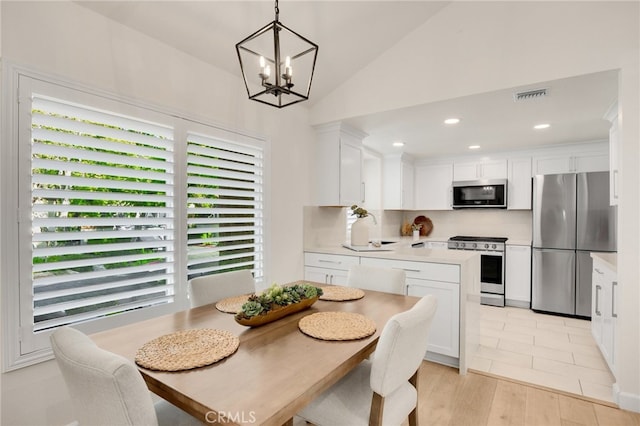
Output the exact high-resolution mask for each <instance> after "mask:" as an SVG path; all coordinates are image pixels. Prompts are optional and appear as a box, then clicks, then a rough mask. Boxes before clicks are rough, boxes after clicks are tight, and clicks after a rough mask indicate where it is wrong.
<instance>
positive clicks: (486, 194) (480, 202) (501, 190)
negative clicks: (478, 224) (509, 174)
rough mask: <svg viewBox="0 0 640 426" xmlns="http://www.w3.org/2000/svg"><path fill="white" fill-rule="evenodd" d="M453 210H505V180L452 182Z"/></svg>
mask: <svg viewBox="0 0 640 426" xmlns="http://www.w3.org/2000/svg"><path fill="white" fill-rule="evenodd" d="M453 208H454V209H468V208H497V209H506V208H507V180H506V179H486V180H470V181H458V182H453Z"/></svg>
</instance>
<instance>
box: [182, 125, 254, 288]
mask: <svg viewBox="0 0 640 426" xmlns="http://www.w3.org/2000/svg"><path fill="white" fill-rule="evenodd" d="M262 175H263V173H262V151H261V150H259V149H256V148H253V147H250V146H240V145H238V144H237V143H235V144H234V143H228V142H226V141H223V140H220V139H214V138H211V137H207V136H203V135H198V134H194V133H190V134H188V135H187V191H188V197H189V198H188V200H187V203H188V206H189V208H188V219H187V225H188V231H187V233H188V269H189V279H191V278H193V277H196V276H200V275H207V274H211V273H217V272H228V271H232V270H237V269H252V270H253V271H254V276H255V278H257V279H258V280H260V278H261V273H262V268H261V265H262V244H263V241H262V238H263V235H262V210H263V208H262V198H263V194H262Z"/></svg>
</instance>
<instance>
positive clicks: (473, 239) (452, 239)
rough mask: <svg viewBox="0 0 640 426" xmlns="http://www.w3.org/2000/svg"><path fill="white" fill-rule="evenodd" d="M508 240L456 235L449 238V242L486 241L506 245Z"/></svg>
mask: <svg viewBox="0 0 640 426" xmlns="http://www.w3.org/2000/svg"><path fill="white" fill-rule="evenodd" d="M507 239H508V238H504V237H472V236H466V235H456V236H455V237H451V238H449V241H486V242H489V243H504V242H506V241H507Z"/></svg>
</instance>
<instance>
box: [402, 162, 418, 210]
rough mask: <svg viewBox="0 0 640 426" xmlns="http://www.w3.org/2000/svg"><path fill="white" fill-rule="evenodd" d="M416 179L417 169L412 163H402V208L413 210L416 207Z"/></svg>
mask: <svg viewBox="0 0 640 426" xmlns="http://www.w3.org/2000/svg"><path fill="white" fill-rule="evenodd" d="M414 179H415V171H414V167H413V165H412V164H409V163H405V162H403V163H402V188H401V190H402V209H403V210H411V209H413V208H414V207H415V203H414V189H413V185H414Z"/></svg>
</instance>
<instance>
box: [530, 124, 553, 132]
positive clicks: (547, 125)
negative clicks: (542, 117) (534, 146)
mask: <svg viewBox="0 0 640 426" xmlns="http://www.w3.org/2000/svg"><path fill="white" fill-rule="evenodd" d="M549 127H551V124H549V123H542V124H536V125H535V126H533V128H534V129H536V130H541V129H548V128H549Z"/></svg>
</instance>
